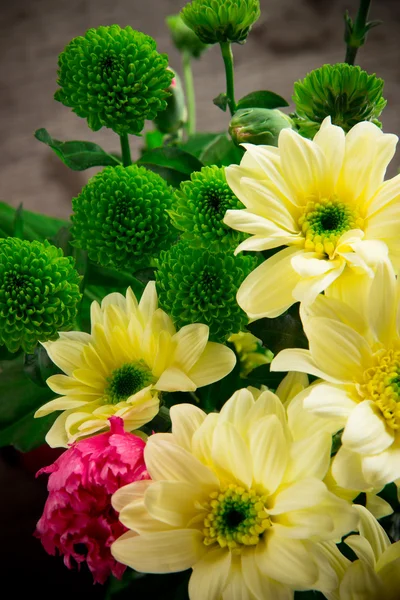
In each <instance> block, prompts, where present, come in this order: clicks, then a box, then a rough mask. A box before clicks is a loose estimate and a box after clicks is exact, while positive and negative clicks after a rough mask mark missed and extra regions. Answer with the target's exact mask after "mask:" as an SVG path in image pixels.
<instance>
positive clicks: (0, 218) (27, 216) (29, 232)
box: [0, 202, 68, 242]
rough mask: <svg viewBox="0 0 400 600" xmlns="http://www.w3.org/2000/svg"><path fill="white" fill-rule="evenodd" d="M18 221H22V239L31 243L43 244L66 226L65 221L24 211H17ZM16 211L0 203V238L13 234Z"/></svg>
mask: <svg viewBox="0 0 400 600" xmlns="http://www.w3.org/2000/svg"><path fill="white" fill-rule="evenodd" d="M18 210H19V211H20V213H19V219H20V220H21V221H22V238H23V239H25V240H29V241H30V242H33V241H34V240H37V241H41V242H43V241H44V240H45V239H50V238H51V237H52V236H54V235H55V234H56V233H57V231H58V230H59V229H60V227H62V226H64V225H67V224H68V223H67V221H63V220H61V219H56V218H55V217H49V216H47V215H40V214H38V213H35V212H31V211H30V210H26V209H18ZM16 218H17V211H16V209H15V208H13V207H12V206H9V205H8V204H6V203H5V202H0V224H1V230H2V231H3V234H2V233H1V231H0V238H2V237H13V236H14V232H15V222H16Z"/></svg>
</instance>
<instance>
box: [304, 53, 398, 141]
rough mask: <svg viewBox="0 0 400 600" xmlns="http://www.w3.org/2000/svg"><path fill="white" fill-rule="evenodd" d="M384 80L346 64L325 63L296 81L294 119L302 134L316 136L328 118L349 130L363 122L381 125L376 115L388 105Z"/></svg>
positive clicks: (310, 136)
mask: <svg viewBox="0 0 400 600" xmlns="http://www.w3.org/2000/svg"><path fill="white" fill-rule="evenodd" d="M383 85H384V81H383V79H379V78H378V77H376V75H368V73H367V72H366V71H363V70H362V69H360V67H358V66H356V67H354V66H351V65H348V64H345V63H339V64H336V65H323V66H322V67H321V68H319V69H315V70H314V71H311V73H309V74H308V75H307V76H306V77H305V79H303V81H297V82H296V83H295V84H294V95H293V101H294V103H295V105H296V114H295V115H294V117H295V118H294V121H295V124H296V126H297V127H298V129H299V131H300V133H301V134H302V135H304V136H306V137H309V138H313V137H314V135H315V134H316V133H317V131H318V129H319V128H320V125H321V123H322V121H323V120H324V119H325V117H328V116H330V117H331V119H332V123H333V124H334V125H339V126H340V127H342V128H343V129H344V131H346V132H348V131H349V129H351V128H352V127H353V126H354V125H356V124H357V123H359V122H360V121H372V122H373V123H375V125H379V126H381V123H380V122H379V121H378V120H377V117H379V115H380V114H381V112H382V110H383V109H384V108H385V106H386V100H385V99H384V98H383V97H382V90H383Z"/></svg>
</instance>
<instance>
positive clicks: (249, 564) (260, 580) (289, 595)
mask: <svg viewBox="0 0 400 600" xmlns="http://www.w3.org/2000/svg"><path fill="white" fill-rule="evenodd" d="M255 553H256V548H255V547H254V546H253V547H252V546H250V547H248V548H246V549H245V551H244V552H242V557H241V558H242V574H243V578H244V581H245V583H246V586H247V587H248V588H249V590H250V591H251V593H252V594H253V596H254V597H255V598H256V599H257V600H266V599H270V598H271V600H272V599H273V600H293V590H292V589H291V588H290V587H289V586H286V585H284V584H282V583H278V582H277V581H274V580H273V579H270V578H269V577H268V576H267V575H265V574H264V573H262V572H261V571H260V569H259V568H258V565H257V561H256V557H255Z"/></svg>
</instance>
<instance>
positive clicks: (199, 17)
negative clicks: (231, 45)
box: [181, 0, 260, 44]
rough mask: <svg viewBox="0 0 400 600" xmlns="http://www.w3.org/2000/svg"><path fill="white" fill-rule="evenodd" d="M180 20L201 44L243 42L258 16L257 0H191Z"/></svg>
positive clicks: (258, 6) (183, 10)
mask: <svg viewBox="0 0 400 600" xmlns="http://www.w3.org/2000/svg"><path fill="white" fill-rule="evenodd" d="M181 15H182V19H183V20H184V22H185V23H186V25H187V26H188V27H190V29H193V31H194V32H195V34H196V35H197V36H198V37H199V38H200V40H201V41H202V42H204V44H217V43H219V42H239V43H244V42H245V41H246V38H247V36H248V34H249V31H250V29H251V26H252V25H253V24H254V23H255V22H256V21H257V19H258V18H259V16H260V1H259V0H193V1H192V2H189V3H188V4H186V6H185V7H184V8H183V9H182V11H181Z"/></svg>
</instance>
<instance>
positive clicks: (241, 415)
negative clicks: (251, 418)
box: [219, 388, 264, 436]
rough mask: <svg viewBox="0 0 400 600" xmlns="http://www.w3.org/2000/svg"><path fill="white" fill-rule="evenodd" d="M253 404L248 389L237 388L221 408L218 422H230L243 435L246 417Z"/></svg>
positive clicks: (252, 398)
mask: <svg viewBox="0 0 400 600" xmlns="http://www.w3.org/2000/svg"><path fill="white" fill-rule="evenodd" d="M254 404H255V400H254V397H253V394H252V393H251V392H250V391H249V390H247V389H246V388H243V389H241V390H237V391H236V392H235V393H234V394H233V396H231V397H230V398H229V400H228V401H227V402H225V404H224V405H223V407H222V408H221V412H220V416H219V422H220V423H225V422H227V423H231V424H232V425H233V426H234V427H235V429H236V430H237V431H238V432H239V433H240V434H241V435H242V436H244V435H245V434H246V430H247V425H246V417H247V415H248V414H249V412H250V411H251V409H252V408H253V406H254ZM263 416H264V415H263Z"/></svg>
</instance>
